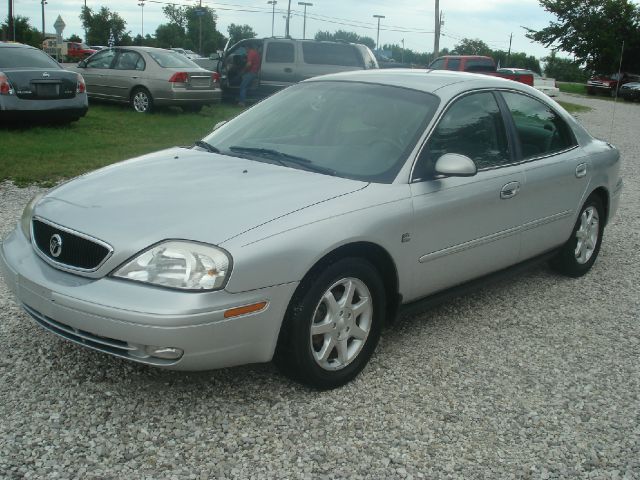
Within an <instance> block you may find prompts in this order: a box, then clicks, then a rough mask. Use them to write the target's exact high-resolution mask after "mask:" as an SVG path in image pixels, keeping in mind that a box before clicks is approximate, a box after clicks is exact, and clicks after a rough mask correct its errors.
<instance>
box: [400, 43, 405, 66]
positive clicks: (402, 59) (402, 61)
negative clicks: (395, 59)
mask: <svg viewBox="0 0 640 480" xmlns="http://www.w3.org/2000/svg"><path fill="white" fill-rule="evenodd" d="M400 63H404V38H403V39H402V56H401V60H400Z"/></svg>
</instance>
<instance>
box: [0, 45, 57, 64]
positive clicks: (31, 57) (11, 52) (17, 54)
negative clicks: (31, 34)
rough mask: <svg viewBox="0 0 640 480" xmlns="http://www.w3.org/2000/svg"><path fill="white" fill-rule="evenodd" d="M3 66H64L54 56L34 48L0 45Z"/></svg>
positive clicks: (0, 57) (0, 58) (0, 62)
mask: <svg viewBox="0 0 640 480" xmlns="http://www.w3.org/2000/svg"><path fill="white" fill-rule="evenodd" d="M0 52H2V53H0V69H2V68H62V67H60V65H58V62H56V61H55V60H54V59H53V58H51V57H50V56H49V55H47V54H46V53H44V52H41V51H40V50H36V49H34V48H20V47H0Z"/></svg>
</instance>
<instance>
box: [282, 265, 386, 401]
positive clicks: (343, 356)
mask: <svg viewBox="0 0 640 480" xmlns="http://www.w3.org/2000/svg"><path fill="white" fill-rule="evenodd" d="M385 310H386V300H385V290H384V286H383V283H382V280H381V279H380V274H379V273H378V271H377V270H376V269H375V267H373V265H371V264H370V263H369V262H367V261H366V260H363V259H360V258H344V259H341V260H338V261H336V262H334V263H331V264H329V265H328V266H326V267H325V268H324V269H323V270H321V271H318V272H316V273H315V274H311V275H310V276H308V277H307V278H305V279H304V280H303V282H302V283H301V284H300V286H299V287H298V289H297V290H296V293H295V294H294V296H293V298H292V300H291V303H290V304H289V308H288V309H287V314H286V315H285V319H284V322H283V325H282V331H281V334H280V339H279V341H278V348H277V350H276V355H275V357H274V360H275V363H276V364H277V365H278V367H279V368H280V369H281V370H282V371H283V372H284V373H285V374H286V375H288V376H289V377H291V378H293V379H294V380H297V381H300V382H303V383H306V384H308V385H311V386H313V387H316V388H319V389H331V388H336V387H339V386H341V385H344V384H345V383H347V382H349V381H351V380H352V379H353V378H355V377H356V376H357V375H358V374H359V373H360V371H361V370H362V369H363V368H364V367H365V366H366V364H367V362H368V361H369V359H370V358H371V355H372V354H373V351H374V350H375V348H376V345H377V344H378V340H379V338H380V331H381V328H382V323H383V321H384V315H385Z"/></svg>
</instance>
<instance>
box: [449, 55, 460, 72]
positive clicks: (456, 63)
mask: <svg viewBox="0 0 640 480" xmlns="http://www.w3.org/2000/svg"><path fill="white" fill-rule="evenodd" d="M459 69H460V59H459V58H450V59H449V61H448V62H447V70H453V71H458V70H459Z"/></svg>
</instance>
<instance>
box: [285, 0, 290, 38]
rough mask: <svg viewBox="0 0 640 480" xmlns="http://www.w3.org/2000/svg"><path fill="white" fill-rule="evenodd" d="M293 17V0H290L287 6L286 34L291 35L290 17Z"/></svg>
mask: <svg viewBox="0 0 640 480" xmlns="http://www.w3.org/2000/svg"><path fill="white" fill-rule="evenodd" d="M290 18H291V0H289V6H288V7H287V26H286V27H285V29H284V36H285V37H289V19H290Z"/></svg>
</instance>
